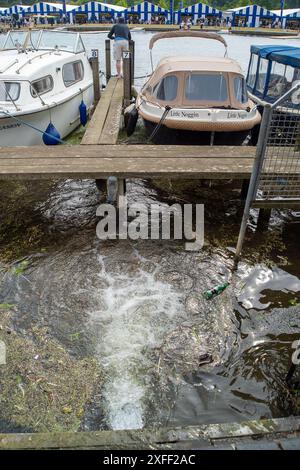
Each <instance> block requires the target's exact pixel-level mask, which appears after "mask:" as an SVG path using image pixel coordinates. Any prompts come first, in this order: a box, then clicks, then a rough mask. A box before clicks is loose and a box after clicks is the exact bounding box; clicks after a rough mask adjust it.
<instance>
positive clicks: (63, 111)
mask: <svg viewBox="0 0 300 470" xmlns="http://www.w3.org/2000/svg"><path fill="white" fill-rule="evenodd" d="M92 105H93V76H92V69H91V66H90V63H89V60H88V57H87V53H86V51H85V48H84V45H83V42H82V39H81V36H80V34H78V33H71V32H65V31H63V32H62V31H31V32H29V33H21V32H16V33H15V32H10V33H8V34H7V37H6V39H5V41H4V44H3V45H2V49H1V50H0V145H1V146H2V147H5V146H30V145H39V144H42V143H43V142H44V143H49V144H51V143H53V144H54V143H58V142H59V141H60V139H63V138H65V137H66V136H67V135H68V134H70V133H71V132H72V131H73V130H74V129H76V127H78V126H79V124H80V122H81V120H82V118H83V120H84V117H83V115H84V113H86V114H87V113H88V112H89V110H90V109H91V107H92ZM80 117H81V119H80Z"/></svg>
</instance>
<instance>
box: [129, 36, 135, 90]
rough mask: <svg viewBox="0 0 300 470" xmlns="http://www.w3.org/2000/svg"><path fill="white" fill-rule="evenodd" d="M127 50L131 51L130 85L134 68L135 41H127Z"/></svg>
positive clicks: (132, 80)
mask: <svg viewBox="0 0 300 470" xmlns="http://www.w3.org/2000/svg"><path fill="white" fill-rule="evenodd" d="M129 51H130V52H131V86H133V85H134V68H135V60H134V59H135V42H134V41H133V40H130V41H129Z"/></svg>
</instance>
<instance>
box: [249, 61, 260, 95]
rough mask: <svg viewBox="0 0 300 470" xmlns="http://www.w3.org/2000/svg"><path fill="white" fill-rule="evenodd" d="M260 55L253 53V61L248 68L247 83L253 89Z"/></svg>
mask: <svg viewBox="0 0 300 470" xmlns="http://www.w3.org/2000/svg"><path fill="white" fill-rule="evenodd" d="M257 63H258V55H256V54H252V55H251V62H250V66H249V70H248V78H247V84H248V86H249V87H250V88H251V89H252V90H253V88H254V85H255V80H256V71H257Z"/></svg>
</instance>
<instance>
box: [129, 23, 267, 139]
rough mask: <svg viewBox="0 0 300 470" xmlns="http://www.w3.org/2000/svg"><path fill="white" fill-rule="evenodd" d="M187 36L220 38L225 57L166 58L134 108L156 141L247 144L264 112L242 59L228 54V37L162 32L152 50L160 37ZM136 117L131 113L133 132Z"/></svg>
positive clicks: (153, 38) (155, 36)
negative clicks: (254, 98) (251, 95)
mask: <svg viewBox="0 0 300 470" xmlns="http://www.w3.org/2000/svg"><path fill="white" fill-rule="evenodd" d="M182 37H193V38H206V39H214V40H217V41H219V42H221V43H222V44H223V45H224V46H225V57H204V56H200V57H197V56H195V57H187V56H182V55H181V56H176V57H166V58H164V59H162V60H161V61H160V62H159V63H158V65H157V68H156V69H155V70H154V71H153V72H152V75H151V76H150V79H149V80H148V81H147V83H146V84H145V85H144V86H143V88H142V89H141V91H140V93H139V94H138V96H137V100H136V108H135V110H132V108H131V109H130V113H132V116H134V112H135V119H136V115H137V111H138V114H139V115H140V116H141V117H142V118H143V120H144V123H145V127H146V130H147V132H148V133H149V134H150V136H151V139H152V140H153V141H154V142H156V143H189V144H190V143H192V142H194V143H205V144H213V143H218V144H223V145H239V144H241V143H242V142H243V141H244V140H245V138H246V137H247V135H248V134H249V132H250V130H251V129H252V128H253V127H254V126H255V125H257V124H258V123H259V122H260V119H261V116H260V113H259V112H258V111H257V109H256V106H255V104H254V103H253V102H252V101H251V100H250V99H249V97H248V94H247V89H246V84H245V79H244V76H243V73H242V70H241V68H240V66H239V64H238V63H237V62H236V61H235V60H233V59H230V58H228V57H227V44H226V41H225V39H224V38H223V37H222V36H220V35H218V34H216V33H205V32H198V31H183V32H182V31H179V32H167V33H159V34H156V35H154V36H153V37H152V39H151V40H150V44H149V49H150V52H151V51H152V49H153V46H154V44H155V43H156V42H157V41H159V40H162V39H171V38H182ZM150 57H151V63H152V54H150ZM152 70H153V65H152ZM132 119H133V118H132ZM132 119H130V118H129V119H127V122H128V127H129V133H130V132H131V130H132V129H133V126H132Z"/></svg>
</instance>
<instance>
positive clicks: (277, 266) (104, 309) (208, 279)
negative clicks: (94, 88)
mask: <svg viewBox="0 0 300 470" xmlns="http://www.w3.org/2000/svg"><path fill="white" fill-rule="evenodd" d="M105 37H106V36H105V35H104V34H86V35H84V40H85V43H86V46H87V48H88V49H92V48H99V50H100V64H103V63H104V57H103V50H104V40H105ZM150 37H151V33H144V32H136V33H134V40H135V41H136V76H141V75H145V74H146V73H148V72H149V58H148V51H147V44H148V42H149V38H150ZM225 37H226V40H228V44H229V55H230V56H231V57H233V58H235V59H237V60H238V61H239V62H240V64H241V65H242V67H243V70H244V71H246V68H247V63H248V59H249V47H250V44H274V43H275V44H278V43H279V40H278V39H268V38H256V37H244V36H243V37H238V36H228V35H226V36H225ZM283 43H284V44H287V43H289V44H298V42H297V40H290V39H289V40H283ZM191 44H193V46H194V47H193V55H196V54H198V53H199V54H203V53H204V52H205V54H207V55H212V54H218V53H220V52H222V48H223V46H222V45H221V44H220V45H219V44H214V43H212V42H211V41H207V43H206V42H205V43H203V42H202V41H199V45H197V46H196V44H197V42H194V40H193V41H192V43H191V41H187V40H183V45H182V44H181V46H180V48H179V47H178V46H177V42H176V44H175V43H174V45H172V44H171V43H169V42H168V41H163V42H162V43H161V46H160V47H159V48H158V51H159V53H158V52H157V51H155V52H154V57H155V61H156V60H157V59H158V58H160V57H162V56H164V55H165V54H170V53H171V54H174V55H175V54H177V53H178V51H179V50H182V51H184V54H186V53H188V52H189V51H190V50H192V46H191ZM140 84H141V80H139V81H138V82H137V85H140ZM127 190H128V202H129V203H130V202H134V201H139V202H144V203H145V204H147V205H149V204H150V203H152V202H162V203H164V204H165V203H170V204H171V203H174V202H177V201H178V202H192V201H193V202H205V205H206V207H205V229H206V244H205V247H204V249H203V250H201V251H200V252H196V253H191V252H186V251H185V250H184V245H183V243H182V242H179V241H163V240H159V241H150V240H149V241H148V240H143V241H107V242H101V241H99V240H98V239H97V238H96V233H95V225H96V221H97V218H96V215H95V214H96V208H97V205H98V204H99V195H98V194H97V192H96V191H95V186H94V182H93V181H72V180H67V181H64V182H61V183H58V184H57V185H55V187H54V189H53V190H52V192H51V194H50V196H49V197H48V199H47V200H46V202H43V204H37V205H36V207H35V210H36V211H37V212H39V214H40V215H41V216H42V217H43V218H44V220H45V221H46V224H47V226H48V228H49V229H50V231H52V232H53V233H57V234H58V237H60V242H59V244H58V245H57V246H54V247H53V248H52V250H50V251H49V252H42V251H40V252H35V253H32V255H31V256H29V257H28V266H27V269H26V275H24V276H18V277H16V276H14V275H13V274H12V273H11V271H9V270H6V269H5V267H4V266H3V271H5V275H4V277H3V279H2V282H1V284H0V303H1V302H4V301H5V302H7V303H11V304H14V305H16V306H17V307H16V312H15V325H16V328H18V329H19V330H20V331H25V332H26V329H27V328H28V327H29V326H30V325H32V324H33V325H37V326H43V327H47V329H48V330H49V331H51V334H52V335H53V337H55V338H56V339H57V340H58V341H60V343H61V344H62V345H63V346H64V347H65V348H67V349H68V350H69V351H70V353H71V354H72V355H74V356H76V357H94V358H96V359H97V361H98V363H99V364H100V366H101V368H102V370H103V373H104V381H103V384H101V387H100V386H99V390H97V391H96V393H95V396H94V398H93V401H92V403H90V405H89V406H88V407H87V409H86V410H85V416H84V418H83V419H82V425H81V426H82V429H84V430H93V429H100V428H101V429H107V428H109V429H136V428H142V427H149V426H154V425H160V426H166V425H191V424H194V425H196V424H203V423H217V422H218V423H219V422H230V421H242V420H245V419H257V418H263V417H264V418H268V417H279V416H286V415H288V414H289V413H290V408H289V404H288V401H287V389H286V386H285V383H284V378H285V375H286V373H287V371H288V368H289V366H290V360H291V343H292V341H294V340H295V339H298V338H299V334H300V308H299V303H300V256H299V250H298V240H299V228H300V225H299V223H298V221H299V218H298V214H297V213H293V212H291V211H290V212H288V213H286V212H285V213H284V212H279V211H276V212H275V214H273V217H272V221H271V222H272V224H271V225H272V231H271V234H269V235H268V237H266V239H265V240H264V239H259V238H258V239H256V238H255V236H254V235H253V234H252V236H250V238H251V241H250V249H249V250H248V251H247V250H246V258H245V260H244V261H243V262H241V263H240V265H239V268H238V270H237V271H236V272H235V273H234V274H232V272H233V271H232V267H233V260H232V254H233V248H234V246H235V243H236V238H237V233H238V228H239V221H240V217H239V216H238V215H237V207H238V196H237V190H236V188H234V187H233V188H232V187H231V186H230V185H228V187H227V186H226V185H225V187H224V186H222V185H219V186H215V187H212V188H211V187H208V186H206V185H203V184H200V183H197V184H196V183H193V184H192V183H191V184H189V183H187V184H186V186H185V187H184V188H177V187H176V185H175V184H174V186H172V184H171V183H170V182H161V183H160V184H159V185H156V184H150V183H147V182H145V181H142V180H134V181H129V182H128V188H127ZM212 201H213V202H212ZM256 215H257V214H256V212H255V211H252V214H251V224H250V228H249V233H250V235H251V232H252V230H253V228H254V226H255V221H256ZM273 233H274V238H273V235H272V234H273ZM251 247H252V248H251ZM257 247H258V248H257ZM259 247H261V248H259ZM251 249H252V252H251ZM260 251H261V252H264V251H265V252H266V253H265V256H262V257H260V256H258V255H257V256H256V254H257V253H259V252H260ZM224 281H230V282H231V284H230V287H229V288H227V290H226V291H225V292H224V293H223V294H222V295H220V296H219V297H217V298H215V299H214V300H212V301H207V300H205V299H204V297H203V295H202V292H203V291H204V290H205V289H207V288H210V287H212V286H214V285H216V284H218V283H221V282H224ZM72 335H73V336H74V335H76V338H77V340H76V341H71V340H70V337H71V336H72ZM206 354H208V355H209V357H210V363H209V364H205V360H203V358H205V357H206V356H205V355H206Z"/></svg>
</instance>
